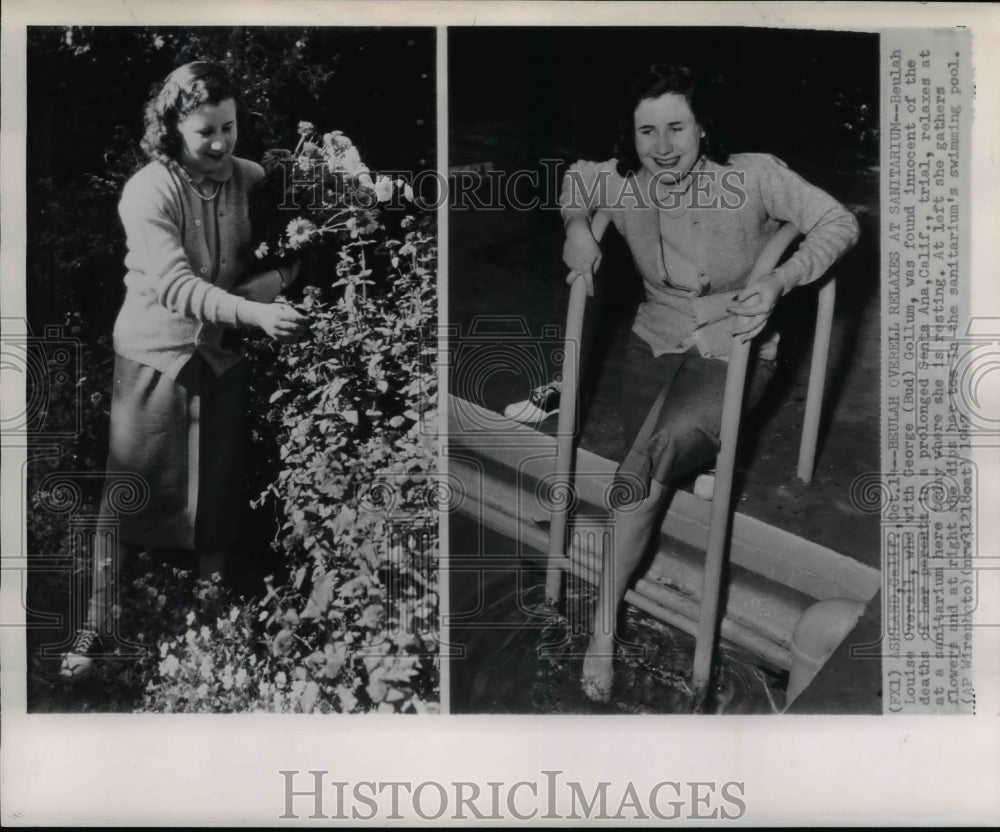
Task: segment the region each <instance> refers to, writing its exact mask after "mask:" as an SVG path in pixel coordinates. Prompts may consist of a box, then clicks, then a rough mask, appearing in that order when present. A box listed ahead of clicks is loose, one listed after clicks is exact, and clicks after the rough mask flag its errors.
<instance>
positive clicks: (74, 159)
mask: <svg viewBox="0 0 1000 832" xmlns="http://www.w3.org/2000/svg"><path fill="white" fill-rule="evenodd" d="M435 44H436V40H435V32H434V30H433V29H431V28H420V29H414V28H398V29H397V28H392V29H385V28H372V27H369V28H364V29H359V28H337V27H323V28H320V27H308V28H303V27H191V28H187V27H119V26H97V27H94V26H90V27H65V26H51V27H49V26H46V27H39V26H33V27H29V29H28V47H27V79H28V95H27V107H28V112H27V117H28V118H27V123H28V127H27V159H26V163H27V170H26V184H27V193H28V208H27V211H28V213H27V222H28V239H27V290H28V296H27V304H28V317H29V321H30V323H31V324H32V326H33V327H35V328H36V329H37V328H38V327H40V326H44V325H46V324H65V323H67V322H68V321H67V316H70V317H71V319H72V324H73V325H75V326H78V327H80V328H81V330H82V331H83V333H84V334H85V336H86V337H96V336H97V335H99V334H101V333H107V334H110V332H111V328H112V325H113V322H114V317H115V315H116V314H117V312H118V308H119V306H120V305H121V298H122V297H123V296H124V286H123V284H122V277H123V276H124V268H123V266H122V258H123V255H124V234H123V232H122V230H121V224H120V222H119V221H118V214H117V204H118V198H119V196H120V193H121V187H122V185H123V184H124V182H125V180H127V179H128V177H129V176H130V175H131V174H132V173H134V172H135V170H137V169H138V168H139V167H141V166H142V164H144V160H143V159H142V158H141V157H140V156H139V139H140V138H141V136H142V132H143V120H142V114H143V108H144V106H145V103H146V101H147V100H148V98H149V96H150V94H151V93H152V92H153V91H154V90H155V89H158V88H159V86H160V84H162V82H163V79H164V78H165V77H166V76H167V74H168V73H170V72H171V70H173V69H174V68H175V67H177V66H180V65H181V64H184V63H187V62H188V61H193V60H214V61H219V62H221V63H223V64H225V65H226V66H227V68H228V69H229V71H230V73H231V74H232V76H233V78H234V80H235V81H236V83H237V86H238V87H239V88H240V90H241V91H242V94H243V97H244V101H245V104H246V112H245V113H244V114H243V117H242V118H241V125H240V127H241V130H240V136H239V140H238V144H237V149H236V153H237V155H239V156H242V157H244V158H248V159H254V160H258V161H259V160H260V158H261V156H262V154H263V152H264V150H265V149H266V148H268V147H274V146H281V147H288V148H289V149H292V148H294V146H295V142H296V140H297V138H298V137H297V135H296V126H297V125H298V122H299V121H311V122H313V123H314V124H315V125H316V127H317V129H319V130H320V131H321V132H327V131H330V130H341V131H343V132H344V133H345V134H346V135H347V136H349V137H350V138H351V139H352V140H353V141H354V143H355V144H356V145H357V146H358V148H359V149H360V151H361V154H362V158H363V159H364V161H365V162H366V164H368V165H369V166H370V167H371V168H372V169H373V170H379V169H386V168H389V169H393V170H399V169H409V170H420V169H422V168H423V167H425V166H428V165H430V166H433V165H434V163H435V147H436V141H437V139H436V123H435V106H436V105H435V99H436V95H435V78H434V55H435Z"/></svg>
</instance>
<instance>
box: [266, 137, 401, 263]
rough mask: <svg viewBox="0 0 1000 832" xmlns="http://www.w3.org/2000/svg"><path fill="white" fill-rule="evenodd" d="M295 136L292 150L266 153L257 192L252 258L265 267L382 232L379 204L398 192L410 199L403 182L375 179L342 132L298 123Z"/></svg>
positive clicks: (382, 177) (285, 149) (328, 250)
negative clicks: (296, 141)
mask: <svg viewBox="0 0 1000 832" xmlns="http://www.w3.org/2000/svg"><path fill="white" fill-rule="evenodd" d="M298 136H299V139H298V143H297V144H296V146H295V148H294V150H288V149H287V148H273V149H271V150H268V151H267V152H266V153H265V154H264V160H263V164H264V171H265V173H266V178H265V180H264V182H263V183H261V185H260V186H258V188H257V189H256V191H255V194H254V205H253V215H254V224H255V226H256V227H257V235H258V238H259V242H258V245H257V246H256V249H255V254H256V256H257V258H258V259H259V260H261V261H262V263H263V265H265V266H269V265H274V264H275V263H279V262H283V261H285V260H288V259H289V258H299V257H302V256H303V255H304V254H306V253H310V252H315V251H317V250H323V249H325V250H326V252H325V253H329V252H330V249H331V248H332V247H333V246H335V245H337V244H340V243H344V242H346V241H349V240H352V239H358V238H359V237H367V236H371V235H373V234H375V233H377V232H378V230H379V229H380V223H379V214H378V212H377V210H376V209H377V208H378V206H379V205H380V204H383V203H388V202H389V201H390V200H393V198H394V197H395V196H397V195H398V193H397V192H398V191H402V193H403V195H404V197H405V198H406V199H407V200H408V201H412V199H413V193H412V190H411V189H410V186H409V185H407V184H405V183H404V182H403V180H401V179H400V180H396V181H393V180H391V179H389V177H386V176H375V177H374V178H373V176H372V174H371V172H370V171H369V170H368V168H367V167H366V166H365V164H364V163H363V162H362V161H361V154H360V153H359V152H358V149H357V147H355V145H354V143H353V142H352V141H351V140H350V139H349V138H348V137H347V136H345V135H344V134H343V133H342V132H341V131H339V130H336V131H332V132H329V133H325V134H323V135H322V136H320V134H319V133H318V132H316V128H315V127H314V126H313V124H312V123H311V122H308V121H301V122H299V127H298ZM395 204H396V205H398V204H399V203H398V200H397V201H396V202H395Z"/></svg>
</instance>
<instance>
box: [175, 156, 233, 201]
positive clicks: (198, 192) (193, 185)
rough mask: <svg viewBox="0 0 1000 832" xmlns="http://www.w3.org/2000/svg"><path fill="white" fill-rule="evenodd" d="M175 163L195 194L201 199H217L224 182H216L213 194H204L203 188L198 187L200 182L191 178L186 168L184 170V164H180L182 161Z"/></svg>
mask: <svg viewBox="0 0 1000 832" xmlns="http://www.w3.org/2000/svg"><path fill="white" fill-rule="evenodd" d="M175 165H176V167H177V170H178V171H179V172H180V175H181V178H182V179H183V180H184V181H185V182H187V184H188V187H190V188H191V190H192V191H194V192H195V195H196V196H197V197H198V198H199V199H201V200H204V201H205V202H211V201H212V200H213V199H215V198H216V197H217V196H218V195H219V191H221V190H222V183H221V182H216V183H215V190H214V191H213V192H212V193H211V194H209V195H207V196H206V195H205V194H203V193H202V192H201V188H199V187H198V183H196V182H195V181H194V180H193V179H192V178H191V175H190V174H189V173H188V172H187V171H186V170H184V165H182V164H180V162H175Z"/></svg>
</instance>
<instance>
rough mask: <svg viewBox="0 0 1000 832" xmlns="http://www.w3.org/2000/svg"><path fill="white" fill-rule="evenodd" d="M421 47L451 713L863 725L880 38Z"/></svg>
mask: <svg viewBox="0 0 1000 832" xmlns="http://www.w3.org/2000/svg"><path fill="white" fill-rule="evenodd" d="M448 35H449V64H448V68H449V89H448V94H449V112H450V118H451V130H450V135H449V154H450V155H449V165H450V167H451V181H452V187H453V194H452V204H451V215H450V223H451V234H450V238H449V252H450V272H449V278H450V279H449V309H450V322H451V324H452V327H453V338H454V342H453V344H454V346H453V347H452V352H453V354H454V359H453V363H452V366H451V367H450V370H451V375H450V379H449V393H450V406H449V417H450V419H449V435H448V448H447V457H448V465H449V471H450V472H452V474H453V476H455V477H456V478H458V479H459V480H460V481H461V482H462V486H463V493H464V494H465V495H466V499H465V500H464V501H462V502H461V503H460V504H459V505H458V506H457V509H456V510H454V511H453V512H452V515H451V526H450V528H451V547H450V548H451V551H450V555H451V557H452V560H453V563H455V564H456V565H455V566H453V567H452V569H451V570H450V579H451V612H450V621H451V622H452V626H451V631H450V640H451V642H452V643H453V644H461V645H462V646H463V647H464V648H465V650H466V654H465V656H464V658H462V659H456V660H455V661H453V662H452V710H453V711H455V712H471V713H479V712H508V713H609V712H610V713H636V714H638V713H661V714H662V713H678V714H679V713H690V712H691V711H692V710H694V711H697V712H702V713H705V712H708V713H728V714H736V713H777V712H783V711H786V710H787V711H791V712H798V713H819V712H822V713H880V712H881V710H882V703H881V701H880V688H881V678H880V674H881V668H880V662H879V657H878V653H877V651H874V652H873V654H872V656H870V657H868V658H863V657H855V658H853V659H852V658H851V657H850V654H849V650H850V648H851V647H852V646H854V645H862V644H866V643H869V642H874V641H877V637H878V634H879V632H880V621H879V614H880V604H879V600H878V597H879V596H878V589H879V586H880V572H879V569H880V557H881V550H880V536H879V517H878V515H877V514H876V513H873V512H872V511H871V510H870V509H868V508H867V507H866V506H865V505H864V504H862V503H859V500H858V498H857V494H856V491H857V489H858V483H859V482H861V483H863V482H864V480H863V479H862V477H863V475H865V474H867V473H868V472H873V471H877V470H878V467H879V408H880V388H879V379H878V367H879V362H880V360H881V350H880V317H879V294H880V292H879V77H878V55H879V53H878V49H879V39H878V36H877V35H874V34H866V33H847V32H817V31H793V30H776V29H767V28H759V29H737V28H725V27H721V28H713V29H708V28H699V29H692V28H645V29H638V28H633V27H625V28H619V29H608V28H600V27H594V28H583V29H568V28H547V27H539V28H534V29H511V28H496V29H488V30H486V29H468V28H458V27H454V28H450V29H449V32H448ZM848 54H849V55H850V56H851V57H850V60H843V58H842V56H844V55H848ZM515 55H516V56H518V57H517V60H509V59H506V58H505V56H515ZM483 64H486V65H503V67H504V71H503V72H502V73H496V74H494V75H491V76H485V75H483V74H479V73H476V72H475V71H474V68H475V67H478V66H481V65H483ZM833 67H836V71H835V72H834V71H831V69H832V68H833ZM567 275H569V278H568V279H567ZM567 283H572V289H571V288H570V286H568V285H567ZM570 444H572V448H570V447H568V446H569V445H570ZM566 451H569V453H566ZM573 458H575V464H569V463H570V460H571V459H573ZM567 515H568V522H567ZM477 561H481V562H482V563H483V564H488V566H485V567H484V568H483V569H482V570H480V571H479V572H478V573H477V571H476V569H475V564H476V563H477ZM465 567H467V568H465ZM546 567H548V569H546ZM546 573H547V574H546ZM484 576H485V577H484Z"/></svg>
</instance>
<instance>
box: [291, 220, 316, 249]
mask: <svg viewBox="0 0 1000 832" xmlns="http://www.w3.org/2000/svg"><path fill="white" fill-rule="evenodd" d="M315 233H316V226H315V225H314V224H313V223H312V222H311V221H310V220H307V219H303V218H302V217H296V218H295V219H294V220H292V221H291V222H290V223H288V228H287V229H286V230H285V236H286V237H288V247H289V248H298V247H299V246H303V245H305V244H306V243H308V242H309V240H310V239H311V238H312V235H313V234H315Z"/></svg>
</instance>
